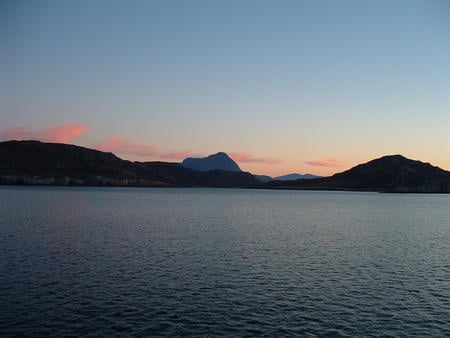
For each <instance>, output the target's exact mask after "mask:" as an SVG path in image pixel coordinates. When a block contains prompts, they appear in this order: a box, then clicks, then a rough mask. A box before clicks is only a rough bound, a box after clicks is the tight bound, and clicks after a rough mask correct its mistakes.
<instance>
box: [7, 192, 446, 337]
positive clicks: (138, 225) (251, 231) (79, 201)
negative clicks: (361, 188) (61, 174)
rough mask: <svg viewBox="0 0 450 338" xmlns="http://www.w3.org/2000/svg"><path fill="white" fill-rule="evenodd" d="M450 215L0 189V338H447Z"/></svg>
mask: <svg viewBox="0 0 450 338" xmlns="http://www.w3.org/2000/svg"><path fill="white" fill-rule="evenodd" d="M449 205H450V195H409V194H408V195H395V194H377V193H350V192H346V193H343V192H307V191H305V192H302V191H264V190H231V189H230V190H225V189H223V190H222V189H145V188H142V189H139V188H136V189H127V188H58V187H54V188H46V187H0V305H1V307H0V336H2V337H8V336H24V335H25V336H58V337H60V336H80V335H81V336H94V337H100V336H104V337H111V336H180V335H188V336H189V335H190V336H221V335H224V336H271V337H274V336H277V337H278V336H292V335H300V336H318V335H320V336H326V335H328V336H355V335H356V336H404V337H410V336H450V324H449V318H450V249H449V248H450V213H449Z"/></svg>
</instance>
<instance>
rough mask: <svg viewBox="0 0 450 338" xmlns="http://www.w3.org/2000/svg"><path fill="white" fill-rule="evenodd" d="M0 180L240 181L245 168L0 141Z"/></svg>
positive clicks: (246, 177) (246, 182)
mask: <svg viewBox="0 0 450 338" xmlns="http://www.w3.org/2000/svg"><path fill="white" fill-rule="evenodd" d="M0 184H44V185H53V184H54V185H110V186H208V187H243V186H255V185H258V184H259V182H258V180H256V179H255V178H254V177H253V175H251V174H250V173H246V172H231V171H225V170H214V171H209V172H199V171H195V170H192V169H189V168H184V167H183V166H181V165H180V164H178V163H168V162H130V161H126V160H122V159H120V158H118V157H117V156H115V155H114V154H112V153H105V152H101V151H98V150H93V149H88V148H83V147H79V146H75V145H68V144H60V143H43V142H39V141H7V142H0Z"/></svg>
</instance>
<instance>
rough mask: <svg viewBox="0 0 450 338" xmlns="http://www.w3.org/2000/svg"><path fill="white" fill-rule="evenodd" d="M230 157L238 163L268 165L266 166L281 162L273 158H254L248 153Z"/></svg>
mask: <svg viewBox="0 0 450 338" xmlns="http://www.w3.org/2000/svg"><path fill="white" fill-rule="evenodd" d="M228 155H230V157H231V158H232V159H233V160H235V161H236V162H238V163H239V162H240V163H266V164H277V163H280V162H281V160H279V159H277V158H272V157H253V155H250V154H247V153H240V152H237V153H229V154H228Z"/></svg>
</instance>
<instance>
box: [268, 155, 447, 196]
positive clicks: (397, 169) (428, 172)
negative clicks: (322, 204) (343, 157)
mask: <svg viewBox="0 0 450 338" xmlns="http://www.w3.org/2000/svg"><path fill="white" fill-rule="evenodd" d="M267 185H268V186H270V187H275V188H288V189H321V190H358V191H383V192H427V193H449V192H450V172H449V171H446V170H443V169H440V168H438V167H434V166H432V165H431V164H429V163H423V162H420V161H414V160H410V159H407V158H405V157H403V156H401V155H391V156H384V157H381V158H379V159H376V160H373V161H370V162H367V163H365V164H360V165H357V166H356V167H354V168H351V169H350V170H347V171H344V172H342V173H339V174H335V175H333V176H330V177H323V178H318V179H311V180H297V181H286V182H280V181H274V182H269V183H268V184H267Z"/></svg>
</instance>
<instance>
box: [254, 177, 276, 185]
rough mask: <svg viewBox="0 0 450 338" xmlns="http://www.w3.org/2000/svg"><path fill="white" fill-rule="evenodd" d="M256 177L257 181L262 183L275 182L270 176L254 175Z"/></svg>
mask: <svg viewBox="0 0 450 338" xmlns="http://www.w3.org/2000/svg"><path fill="white" fill-rule="evenodd" d="M253 176H255V177H256V179H257V180H258V181H260V182H262V183H266V182H270V181H272V180H273V178H272V177H271V176H268V175H253Z"/></svg>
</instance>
